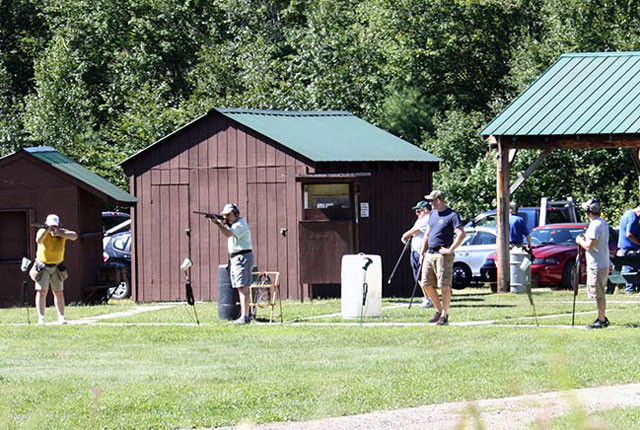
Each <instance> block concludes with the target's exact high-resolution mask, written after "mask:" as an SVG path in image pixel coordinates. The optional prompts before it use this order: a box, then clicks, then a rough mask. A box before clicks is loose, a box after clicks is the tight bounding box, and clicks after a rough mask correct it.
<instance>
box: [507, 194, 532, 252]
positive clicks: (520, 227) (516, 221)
mask: <svg viewBox="0 0 640 430" xmlns="http://www.w3.org/2000/svg"><path fill="white" fill-rule="evenodd" d="M525 238H527V244H528V245H529V246H531V237H530V236H529V229H528V228H527V224H526V223H525V222H524V219H523V218H522V217H521V216H518V204H517V203H516V202H511V203H510V204H509V243H510V244H511V245H514V246H522V245H523V244H524V239H525Z"/></svg>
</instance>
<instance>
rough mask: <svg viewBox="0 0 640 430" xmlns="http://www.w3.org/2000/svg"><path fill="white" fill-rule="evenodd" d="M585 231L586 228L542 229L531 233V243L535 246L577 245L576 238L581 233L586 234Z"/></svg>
mask: <svg viewBox="0 0 640 430" xmlns="http://www.w3.org/2000/svg"><path fill="white" fill-rule="evenodd" d="M584 230H585V229H584V227H559V228H542V229H540V230H534V231H532V232H531V243H532V244H534V245H543V244H555V245H575V244H576V237H578V235H579V234H580V233H584Z"/></svg>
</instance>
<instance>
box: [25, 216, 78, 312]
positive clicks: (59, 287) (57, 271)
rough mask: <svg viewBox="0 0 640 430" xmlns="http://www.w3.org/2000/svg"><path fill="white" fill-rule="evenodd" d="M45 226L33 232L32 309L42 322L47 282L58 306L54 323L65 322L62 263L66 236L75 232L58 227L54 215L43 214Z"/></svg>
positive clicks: (63, 270)
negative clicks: (33, 286) (34, 237)
mask: <svg viewBox="0 0 640 430" xmlns="http://www.w3.org/2000/svg"><path fill="white" fill-rule="evenodd" d="M44 225H45V228H41V229H39V230H38V232H37V233H36V243H37V244H38V250H37V252H36V261H35V263H33V267H32V269H31V272H30V275H31V279H33V280H34V281H35V283H36V310H37V311H38V324H40V325H43V324H44V311H45V308H46V306H47V291H48V290H49V285H51V291H52V292H53V301H54V303H55V306H56V309H57V310H58V323H60V324H66V323H67V320H66V319H65V317H64V295H63V289H64V280H65V279H67V277H68V276H69V275H68V274H67V270H66V268H65V267H64V265H63V264H62V262H63V261H64V249H65V244H66V242H67V240H76V239H77V238H78V235H77V234H76V232H74V231H71V230H66V229H64V228H60V218H59V217H58V215H55V214H51V215H49V216H47V219H46V221H45V222H44Z"/></svg>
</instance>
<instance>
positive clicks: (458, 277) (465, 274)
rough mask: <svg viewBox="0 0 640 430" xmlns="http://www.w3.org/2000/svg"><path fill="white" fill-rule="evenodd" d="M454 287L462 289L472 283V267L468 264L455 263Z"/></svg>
mask: <svg viewBox="0 0 640 430" xmlns="http://www.w3.org/2000/svg"><path fill="white" fill-rule="evenodd" d="M452 278H453V279H452V281H453V282H452V283H453V288H454V289H456V290H462V289H464V288H467V287H468V286H469V285H470V284H471V269H470V268H469V267H468V266H467V265H466V264H455V265H454V266H453V273H452Z"/></svg>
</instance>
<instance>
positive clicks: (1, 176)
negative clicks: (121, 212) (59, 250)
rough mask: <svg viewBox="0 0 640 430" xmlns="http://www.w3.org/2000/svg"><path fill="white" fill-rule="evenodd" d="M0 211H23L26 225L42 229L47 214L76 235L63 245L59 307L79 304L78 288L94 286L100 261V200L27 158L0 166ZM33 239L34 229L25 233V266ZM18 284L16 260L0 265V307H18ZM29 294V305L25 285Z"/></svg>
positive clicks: (20, 276)
mask: <svg viewBox="0 0 640 430" xmlns="http://www.w3.org/2000/svg"><path fill="white" fill-rule="evenodd" d="M0 210H1V211H15V210H25V211H26V213H27V214H28V217H29V221H28V222H29V223H32V222H40V223H42V222H44V220H45V218H46V216H47V215H48V214H50V213H56V214H58V215H59V216H60V224H61V225H62V226H63V227H67V228H69V229H71V230H74V231H76V232H77V233H78V234H79V235H80V239H78V240H77V241H75V242H71V241H69V242H67V245H66V251H65V264H66V265H67V268H68V270H69V279H68V280H67V281H66V282H65V301H66V302H67V303H70V302H80V301H82V299H83V291H82V287H83V286H89V285H95V284H96V281H97V266H98V265H99V264H100V263H101V261H102V242H101V240H100V236H101V232H102V227H101V215H100V200H99V199H98V198H97V197H95V196H93V195H91V194H89V193H87V192H86V191H84V190H82V189H80V188H78V187H77V186H76V185H74V184H72V183H70V182H69V181H68V180H66V178H65V177H64V175H63V174H59V173H57V172H56V171H55V169H53V168H50V167H47V166H44V165H43V163H39V162H37V161H35V160H32V159H31V158H30V157H29V156H27V155H17V156H15V158H13V159H11V160H9V162H6V160H5V163H4V164H3V165H1V166H0ZM94 232H98V233H100V235H99V236H98V239H97V240H96V239H95V238H94V235H91V234H90V233H94ZM35 234H36V229H35V228H32V227H30V228H28V231H27V232H26V235H27V246H28V253H27V254H26V255H25V256H27V257H29V258H30V259H31V260H33V259H34V258H35V254H36V244H35ZM24 279H25V277H24V275H23V273H22V272H21V271H20V260H19V259H17V260H11V261H0V305H17V304H19V300H20V288H21V285H22V281H23V280H24ZM29 294H30V299H31V304H33V297H34V292H33V282H32V281H31V280H29Z"/></svg>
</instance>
